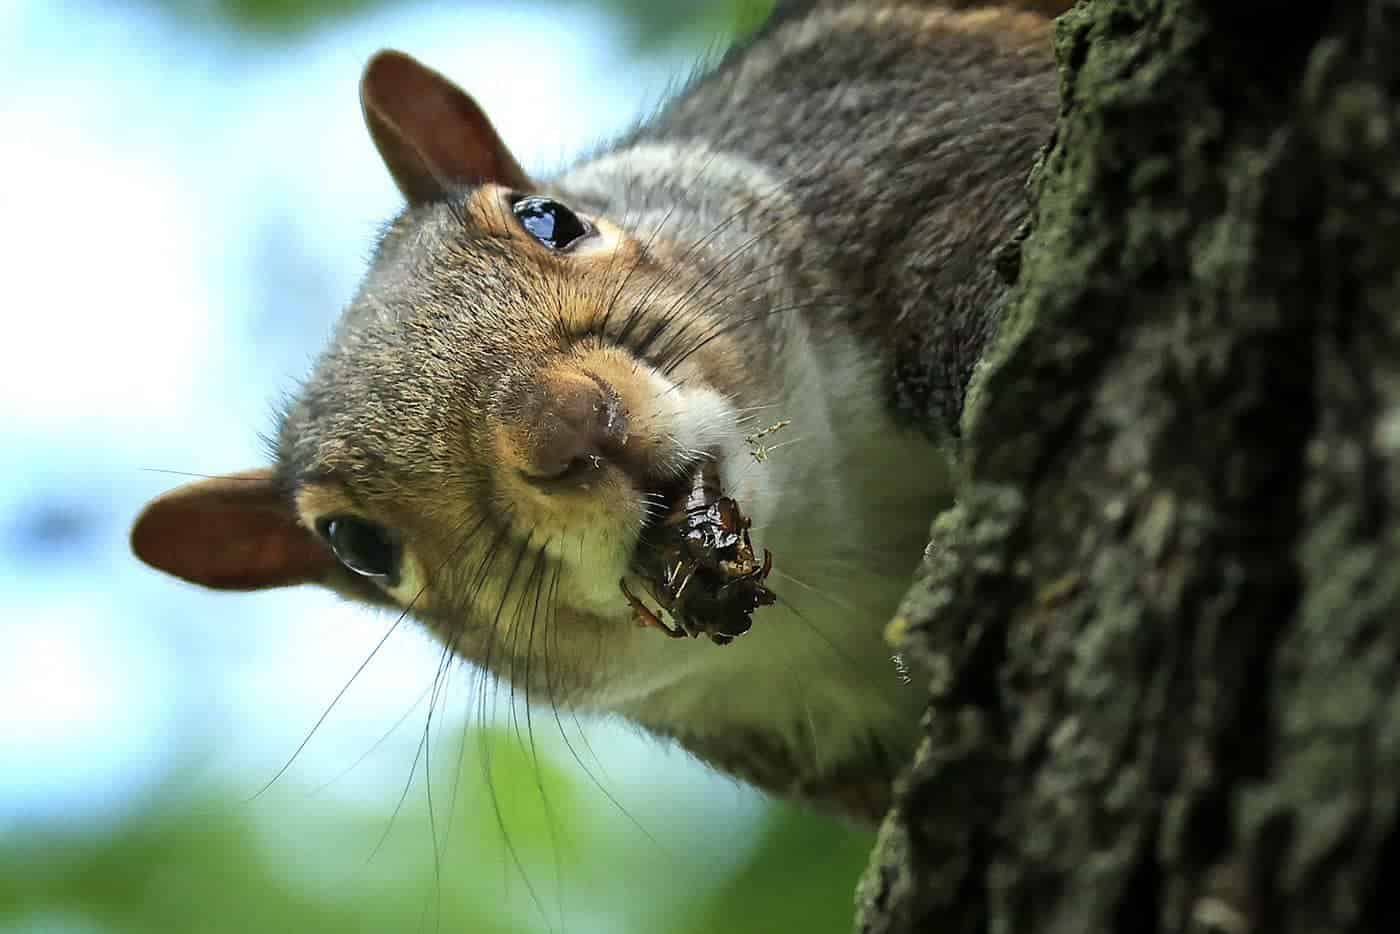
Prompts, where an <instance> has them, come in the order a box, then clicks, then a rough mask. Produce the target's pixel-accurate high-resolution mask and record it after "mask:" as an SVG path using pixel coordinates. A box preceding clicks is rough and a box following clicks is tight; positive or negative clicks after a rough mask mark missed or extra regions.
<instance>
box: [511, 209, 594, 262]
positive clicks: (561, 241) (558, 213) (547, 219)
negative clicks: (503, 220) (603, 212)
mask: <svg viewBox="0 0 1400 934" xmlns="http://www.w3.org/2000/svg"><path fill="white" fill-rule="evenodd" d="M511 210H513V211H514V212H515V217H516V219H517V220H519V221H520V226H521V227H524V228H525V232H526V233H528V234H529V235H530V236H532V237H534V238H535V239H536V240H538V241H539V242H541V243H543V244H544V245H545V246H547V247H549V248H550V249H551V250H567V249H568V248H569V247H571V246H573V245H574V244H575V243H577V242H578V241H580V240H582V239H583V238H584V237H586V236H588V235H589V234H591V233H592V232H593V228H592V227H591V226H589V224H588V222H587V221H585V220H583V219H581V218H580V217H579V216H578V215H577V214H575V213H574V212H573V211H570V210H569V209H568V208H566V207H564V205H562V204H560V203H559V202H558V201H551V200H550V199H549V198H537V197H530V198H521V199H520V200H519V201H517V202H515V204H514V205H512V207H511Z"/></svg>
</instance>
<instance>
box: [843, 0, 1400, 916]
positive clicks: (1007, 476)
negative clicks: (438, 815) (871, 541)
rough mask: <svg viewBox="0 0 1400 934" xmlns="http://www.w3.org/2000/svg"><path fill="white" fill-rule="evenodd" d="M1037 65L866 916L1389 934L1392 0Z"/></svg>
mask: <svg viewBox="0 0 1400 934" xmlns="http://www.w3.org/2000/svg"><path fill="white" fill-rule="evenodd" d="M1057 53H1058V55H1059V59H1060V64H1061V68H1062V85H1061V90H1062V96H1063V102H1064V103H1063V109H1062V117H1061V121H1060V126H1059V128H1058V131H1057V134H1056V139H1055V140H1054V141H1053V143H1052V145H1051V146H1050V147H1049V149H1048V150H1047V152H1046V155H1045V157H1044V158H1043V160H1042V161H1041V163H1040V165H1039V166H1037V168H1036V171H1035V172H1034V173H1033V176H1032V182H1031V197H1032V201H1033V205H1034V207H1033V212H1032V218H1031V222H1030V225H1029V235H1028V237H1027V239H1026V240H1025V242H1024V247H1023V248H1022V250H1021V252H1020V262H1019V269H1012V270H1009V271H1008V275H1009V276H1013V277H1015V279H1016V284H1015V294H1014V297H1013V300H1012V302H1011V303H1010V306H1009V310H1008V312H1007V316H1006V317H1005V319H1004V320H1003V322H1002V324H1001V330H1000V334H999V336H998V338H997V341H996V344H995V346H994V348H993V349H992V351H991V352H990V353H989V355H988V359H987V361H986V362H985V364H984V366H983V368H982V369H981V370H980V371H979V373H978V375H977V377H976V380H975V384H974V387H973V391H972V393H971V395H970V397H969V403H968V410H967V412H966V413H965V431H966V438H965V450H964V455H963V456H964V460H963V463H962V466H961V469H962V472H963V475H964V476H963V483H964V487H963V494H962V495H961V496H960V502H959V505H958V506H957V507H956V508H954V509H952V510H951V511H949V512H948V513H947V514H945V515H943V516H942V517H940V518H939V519H938V521H937V522H936V523H935V526H934V530H933V537H932V541H931V542H930V544H929V548H928V551H927V553H926V559H925V562H924V565H923V568H922V570H921V572H920V576H919V579H918V580H917V582H916V584H915V586H914V587H913V589H912V590H911V592H910V593H909V596H908V597H907V599H906V601H905V604H904V606H903V607H902V609H901V611H900V615H899V616H898V617H897V618H896V620H895V622H894V624H893V625H892V627H891V633H892V637H893V638H894V639H895V641H896V643H897V644H898V646H899V647H900V649H901V651H902V652H903V653H904V654H905V656H906V657H907V658H908V659H909V660H910V661H911V662H912V663H915V668H914V670H915V671H916V672H917V671H919V670H920V668H919V667H918V666H922V668H921V670H922V671H923V672H924V673H925V675H926V676H927V677H928V680H929V684H930V693H931V702H930V714H929V717H928V719H927V721H926V727H927V739H926V740H925V742H924V744H923V746H922V748H921V750H920V752H919V755H918V757H917V760H916V762H915V763H914V765H913V766H912V767H911V769H910V770H909V772H908V773H907V774H906V776H905V777H904V778H903V779H902V781H901V783H900V786H899V788H898V789H897V799H896V805H895V808H894V810H893V811H892V812H891V814H890V816H889V817H888V819H887V820H886V822H885V826H884V828H883V830H882V832H881V835H880V842H879V844H878V846H877V849H876V852H875V854H874V857H873V861H872V864H871V866H870V869H869V870H868V872H867V875H866V878H865V879H864V881H863V882H862V885H861V890H860V893H859V899H858V901H859V919H858V924H857V927H858V930H859V931H861V932H865V934H896V932H913V931H925V930H928V931H938V932H942V934H956V932H963V931H965V932H987V931H990V932H999V934H1000V932H1005V934H1041V932H1065V934H1071V932H1072V934H1084V932H1093V931H1125V932H1126V931H1135V932H1136V931H1142V932H1168V931H1171V932H1176V931H1191V932H1206V931H1215V932H1226V934H1242V932H1269V934H1274V932H1289V931H1299V932H1310V934H1316V932H1330V931H1338V932H1340V931H1378V932H1379V931H1386V930H1400V832H1397V827H1400V816H1398V815H1397V804H1398V803H1400V519H1398V518H1397V516H1398V513H1397V510H1400V4H1397V2H1395V0H1351V2H1345V0H1339V2H1335V3H1324V2H1299V3H1291V4H1290V3H1277V2H1266V0H1234V2H1230V0H1216V2H1209V0H1095V2H1091V3H1089V4H1087V5H1081V6H1080V7H1077V8H1076V9H1075V10H1073V11H1072V12H1071V13H1069V14H1068V15H1067V16H1065V17H1064V18H1063V19H1062V20H1061V23H1060V26H1059V30H1058V34H1057ZM1012 255H1014V253H1013V254H1012Z"/></svg>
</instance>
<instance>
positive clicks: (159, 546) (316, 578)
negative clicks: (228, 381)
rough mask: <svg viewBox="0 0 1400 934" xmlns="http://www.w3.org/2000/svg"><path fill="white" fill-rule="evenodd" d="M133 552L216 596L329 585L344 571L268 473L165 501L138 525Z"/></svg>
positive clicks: (232, 478) (210, 483) (226, 479)
mask: <svg viewBox="0 0 1400 934" xmlns="http://www.w3.org/2000/svg"><path fill="white" fill-rule="evenodd" d="M131 549H132V551H134V552H136V556H137V557H138V558H140V559H141V560H142V561H144V562H146V563H147V564H149V565H150V566H151V567H153V568H155V569H157V570H159V571H164V572H165V573H167V574H172V575H174V576H175V577H179V578H181V579H183V580H187V581H189V582H190V583H193V584H201V585H203V586H205V587H213V588H215V589H216V590H262V589H264V588H267V587H289V586H292V585H295V584H313V583H327V582H328V581H329V580H330V578H331V575H332V574H334V573H335V572H336V571H337V570H338V569H339V562H338V561H337V560H336V558H335V556H334V555H333V554H331V551H330V549H329V548H327V547H326V545H325V543H324V542H322V541H321V540H320V538H318V537H317V536H316V535H315V534H313V533H312V532H311V531H310V530H309V529H306V528H304V527H303V526H302V525H301V523H300V522H299V521H298V520H297V517H296V514H295V512H294V511H293V509H292V505H291V503H290V502H289V501H288V500H287V498H286V496H285V495H284V494H283V492H282V490H281V489H280V488H279V487H278V485H277V483H276V481H275V479H274V478H273V474H272V471H271V470H267V469H262V470H249V471H245V472H244V473H238V474H229V475H227V476H223V477H210V478H209V479H207V480H201V481H199V482H198V483H190V484H186V485H185V486H182V487H179V488H178V489H174V490H171V491H170V492H169V493H166V494H165V495H163V496H160V497H157V498H156V499H155V500H153V501H152V502H150V503H148V504H147V505H146V508H145V509H144V510H142V512H141V515H140V516H139V517H138V518H137V519H136V523H135V525H133V526H132V529H131Z"/></svg>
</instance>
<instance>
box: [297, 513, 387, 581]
mask: <svg viewBox="0 0 1400 934" xmlns="http://www.w3.org/2000/svg"><path fill="white" fill-rule="evenodd" d="M316 530H317V531H318V532H320V533H321V537H322V538H324V539H325V540H326V544H327V545H330V546H331V551H333V552H335V556H336V558H338V559H339V560H340V563H341V564H343V565H345V566H346V567H347V568H349V569H350V570H352V571H354V572H355V573H356V574H362V575H364V576H365V577H375V578H383V579H386V580H390V581H392V579H393V578H395V577H396V576H397V573H398V567H399V546H398V542H397V540H396V537H395V536H394V535H392V534H390V533H389V531H388V530H387V529H385V528H384V527H382V526H378V525H375V524H374V523H373V522H367V521H365V520H364V519H357V518H355V517H354V516H330V517H329V518H326V519H321V520H320V521H318V522H317V523H316Z"/></svg>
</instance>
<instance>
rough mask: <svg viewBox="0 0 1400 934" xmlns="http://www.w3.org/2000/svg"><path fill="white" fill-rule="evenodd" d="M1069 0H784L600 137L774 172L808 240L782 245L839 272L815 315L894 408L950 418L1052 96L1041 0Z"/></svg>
mask: <svg viewBox="0 0 1400 934" xmlns="http://www.w3.org/2000/svg"><path fill="white" fill-rule="evenodd" d="M1068 5H1069V4H1068V3H1067V2H1066V0H1016V2H1006V3H1002V4H990V5H989V4H983V3H977V2H970V0H953V2H924V3H918V2H912V3H911V2H899V0H816V2H812V0H800V2H788V3H782V4H779V7H778V9H777V10H776V11H775V13H774V15H773V17H772V18H771V19H770V20H769V21H768V23H767V24H766V25H765V26H764V28H763V29H762V30H760V31H759V32H758V33H757V34H756V35H755V36H754V37H753V38H751V39H750V40H748V41H746V42H745V43H743V44H742V45H740V46H737V47H736V48H734V49H732V50H731V51H730V52H729V53H728V54H727V55H726V56H725V57H724V59H723V60H722V61H721V62H720V64H719V65H718V66H717V67H716V68H714V69H712V70H711V71H710V72H708V73H707V74H705V75H704V76H702V77H700V78H698V79H697V80H696V81H694V82H693V83H692V84H691V85H690V86H689V87H688V88H687V89H686V90H685V91H683V92H682V93H681V94H679V95H677V96H676V97H675V98H674V99H673V100H672V101H670V102H669V103H668V104H667V105H666V106H665V107H664V108H663V109H662V110H661V111H660V112H659V113H658V114H656V115H655V116H654V117H653V118H652V119H650V120H648V121H647V122H646V123H645V124H644V125H642V126H641V127H639V128H637V129H636V130H635V131H633V132H632V133H630V134H629V135H627V136H626V137H624V138H623V139H622V140H621V141H619V142H618V143H617V144H616V145H615V146H614V147H612V150H611V151H612V152H614V153H627V152H632V153H636V152H646V151H651V152H653V153H656V152H658V151H659V152H661V153H662V154H663V155H662V157H661V158H660V159H658V160H656V164H659V166H660V168H659V169H658V173H659V174H661V175H665V174H666V171H665V162H666V156H665V153H667V152H668V151H669V153H670V154H671V158H672V160H673V166H674V171H673V172H672V173H671V179H670V180H671V181H672V182H673V183H676V184H677V185H678V186H679V187H686V186H693V185H694V184H695V179H694V177H693V174H698V173H693V164H692V163H689V162H687V161H686V160H684V159H682V158H679V157H678V154H680V153H684V151H685V150H687V149H690V148H699V149H703V150H704V151H706V152H707V153H712V152H720V153H724V154H729V155H737V156H740V157H742V158H743V159H746V160H749V161H750V162H752V163H753V164H754V165H755V166H761V167H762V168H763V169H764V170H766V171H767V172H768V173H771V178H772V179H773V180H774V182H775V183H776V184H780V185H781V193H782V195H783V196H784V198H785V199H789V200H790V202H791V203H793V204H794V205H795V206H796V208H797V210H798V211H799V212H800V214H801V216H802V217H803V218H804V219H805V220H806V221H807V224H805V225H798V226H793V225H786V224H781V223H775V224H774V225H773V236H774V237H776V238H782V237H785V236H790V237H795V238H801V239H802V240H804V241H814V240H815V241H816V242H804V243H794V244H791V245H790V246H791V249H792V251H793V253H794V254H808V255H810V254H812V253H817V254H818V255H817V256H815V257H811V258H810V259H808V260H807V261H806V263H805V264H808V265H814V264H819V265H821V266H823V267H825V268H826V269H827V270H828V271H829V272H830V273H831V278H832V279H834V280H835V281H837V282H839V283H840V285H841V291H842V295H843V299H844V300H843V301H841V302H839V303H835V304H838V305H839V306H840V309H839V312H833V311H832V307H833V306H832V304H823V306H822V307H821V308H820V309H817V310H815V311H814V312H813V316H816V315H818V314H835V313H839V314H842V315H844V317H845V318H846V320H845V321H844V322H843V324H844V325H849V326H853V327H855V328H856V329H858V330H860V331H862V332H864V333H865V334H866V335H868V336H869V337H870V338H871V339H872V341H873V342H874V343H875V344H876V345H877V346H879V348H880V349H881V351H882V352H883V353H884V354H886V355H887V363H888V367H889V379H888V383H887V386H886V390H887V393H888V396H887V399H888V402H889V404H890V406H891V408H892V411H893V412H894V413H895V414H896V415H897V417H898V418H899V419H900V420H901V421H903V422H905V423H908V424H914V425H918V426H919V427H921V428H924V429H925V430H931V431H934V432H937V433H938V434H946V433H948V432H952V433H956V430H957V421H958V418H959V416H960V414H961V410H962V400H963V394H964V391H965V388H966V385H967V381H968V379H969V377H970V375H971V371H972V368H973V366H974V365H975V363H976V361H977V359H978V358H979V357H980V354H981V350H982V348H983V347H984V345H985V343H986V340H987V338H988V337H989V336H990V333H991V331H992V330H993V329H994V327H995V323H996V320H997V312H998V310H999V306H1000V302H1001V299H1002V293H1003V291H1004V287H1003V283H1002V282H1001V281H1000V279H999V277H998V276H997V274H996V271H995V269H994V266H993V254H994V252H995V250H996V248H997V247H998V246H999V245H1000V244H1002V243H1003V242H1004V241H1006V239H1007V238H1008V236H1009V235H1010V234H1011V233H1012V232H1014V230H1015V229H1016V226H1017V224H1018V223H1019V222H1020V220H1021V218H1022V217H1023V216H1024V214H1025V207H1026V198H1025V193H1024V184H1025V177H1026V171H1027V170H1028V168H1029V166H1030V164H1031V161H1032V160H1033V158H1034V156H1035V153H1036V151H1037V150H1038V148H1039V147H1040V146H1041V145H1042V144H1043V143H1044V142H1045V141H1046V140H1047V139H1048V132H1049V127H1050V126H1051V125H1052V123H1053V119H1054V114H1055V111H1056V107H1057V94H1056V85H1055V81H1054V79H1053V58H1052V50H1051V43H1050V20H1049V19H1048V17H1047V14H1053V13H1057V12H1061V11H1062V10H1063V9H1064V8H1065V7H1067V6H1068ZM687 173H692V174H687ZM629 194H630V195H631V196H632V197H633V198H636V197H637V193H636V192H630V193H629ZM670 195H671V193H670V192H668V193H667V195H664V196H663V198H664V199H665V201H666V204H667V206H668V207H669V206H670V205H671V204H672V201H671V200H670ZM833 237H838V238H839V242H833V240H832V238H833ZM821 241H825V242H821ZM809 271H810V270H809ZM817 326H820V323H819V322H818V323H817Z"/></svg>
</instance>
